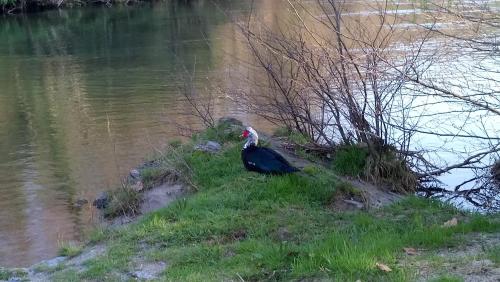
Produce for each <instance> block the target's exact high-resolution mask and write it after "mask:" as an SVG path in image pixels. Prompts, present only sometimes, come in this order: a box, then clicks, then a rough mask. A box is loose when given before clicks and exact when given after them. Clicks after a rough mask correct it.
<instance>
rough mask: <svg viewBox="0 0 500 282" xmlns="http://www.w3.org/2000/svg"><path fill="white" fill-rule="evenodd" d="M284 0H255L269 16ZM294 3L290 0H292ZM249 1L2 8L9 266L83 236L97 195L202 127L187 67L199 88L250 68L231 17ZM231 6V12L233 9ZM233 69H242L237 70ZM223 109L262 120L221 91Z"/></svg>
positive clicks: (1, 106)
mask: <svg viewBox="0 0 500 282" xmlns="http://www.w3.org/2000/svg"><path fill="white" fill-rule="evenodd" d="M279 2H280V1H274V0H273V1H267V0H263V1H256V2H255V3H256V6H255V9H256V10H258V11H259V12H260V13H262V14H263V15H264V18H266V19H267V20H270V21H273V18H275V17H279V16H280V13H285V12H286V9H284V8H283V7H282V6H280V5H282V4H280V3H279ZM283 2H286V1H283ZM248 3H249V1H245V0H238V1H229V0H228V1H215V2H214V1H208V0H207V1H203V0H198V1H166V3H157V4H144V5H139V6H133V7H113V8H104V7H103V8H87V9H69V10H61V11H48V12H43V13H37V14H31V15H25V16H23V15H20V16H12V17H4V18H0V266H27V265H30V264H33V263H36V262H38V261H40V260H42V259H47V258H51V257H53V256H55V255H56V253H57V249H58V248H59V246H60V244H61V242H66V241H78V240H80V239H81V238H83V236H84V234H85V232H86V231H87V230H89V229H90V228H91V227H92V226H93V224H94V222H95V217H96V212H95V210H93V209H92V208H91V207H90V205H88V206H84V207H83V208H75V206H74V202H75V200H77V199H81V198H85V199H90V200H91V199H93V198H95V195H96V194H98V193H99V192H100V191H103V190H107V189H113V188H116V187H117V186H118V185H119V183H120V179H121V178H123V177H124V176H125V175H126V174H127V173H128V171H129V170H130V169H131V168H133V167H135V166H136V165H138V164H139V163H140V162H141V161H142V160H144V158H145V156H147V155H148V154H152V153H154V152H155V150H157V149H161V148H162V147H163V146H164V145H165V144H166V143H168V142H169V140H172V139H173V138H177V137H178V136H179V125H180V126H182V127H186V126H187V127H193V128H197V127H199V126H200V123H199V120H198V119H196V118H194V117H192V116H190V115H188V114H187V113H188V112H190V106H189V104H188V103H187V102H186V101H185V98H184V96H183V95H182V94H181V89H182V88H183V84H184V83H183V80H182V79H179V77H180V76H188V75H189V76H192V77H194V85H195V86H196V87H197V89H199V93H200V95H206V94H207V93H208V92H209V91H213V90H212V89H207V88H206V87H205V86H206V85H208V84H210V83H212V82H214V81H216V80H223V81H222V83H223V84H225V85H226V86H228V87H229V88H231V87H233V88H238V87H239V85H238V83H237V82H236V81H234V80H232V79H227V81H224V78H225V76H224V73H232V74H234V72H237V71H241V70H242V69H243V71H245V70H244V68H242V67H241V66H240V64H239V63H240V61H239V60H241V59H243V58H244V55H242V54H245V51H244V49H245V48H244V44H242V42H241V39H238V36H236V34H237V30H236V28H235V27H234V25H233V23H232V22H231V20H230V18H232V16H234V15H241V16H244V15H245V14H246V13H247V11H248ZM228 15H231V16H230V17H228ZM228 77H234V76H228ZM215 113H216V115H217V116H224V115H233V116H236V117H239V118H240V119H243V120H244V121H245V122H246V123H248V124H258V126H256V127H257V128H258V129H263V126H262V122H261V121H259V120H257V118H255V117H252V116H246V115H244V114H242V113H240V112H239V111H238V107H237V105H236V104H234V102H232V101H230V100H228V99H219V100H218V102H217V103H216V107H215Z"/></svg>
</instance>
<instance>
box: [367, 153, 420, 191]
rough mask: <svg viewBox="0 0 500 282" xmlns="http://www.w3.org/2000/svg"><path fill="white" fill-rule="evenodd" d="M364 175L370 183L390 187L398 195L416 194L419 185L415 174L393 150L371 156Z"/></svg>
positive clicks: (368, 158)
mask: <svg viewBox="0 0 500 282" xmlns="http://www.w3.org/2000/svg"><path fill="white" fill-rule="evenodd" d="M363 174H364V176H365V178H366V179H368V180H369V181H371V182H373V183H376V184H384V185H389V186H390V187H391V189H392V190H393V191H395V192H398V193H412V192H415V191H416V190H417V187H418V185H419V180H418V178H417V176H416V175H415V173H414V172H413V171H412V170H411V169H410V168H409V167H408V165H407V164H406V162H405V161H404V160H403V159H401V158H400V157H399V156H398V155H397V154H396V152H394V150H391V149H387V150H383V151H382V152H380V153H379V154H378V155H377V156H373V155H369V156H368V157H367V159H366V164H365V169H364V172H363Z"/></svg>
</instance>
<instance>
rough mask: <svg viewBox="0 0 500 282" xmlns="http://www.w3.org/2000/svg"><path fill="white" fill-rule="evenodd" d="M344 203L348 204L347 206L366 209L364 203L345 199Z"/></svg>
mask: <svg viewBox="0 0 500 282" xmlns="http://www.w3.org/2000/svg"><path fill="white" fill-rule="evenodd" d="M344 202H345V203H347V204H350V205H353V206H355V207H356V208H358V209H362V208H363V207H364V205H363V203H360V202H358V201H354V200H347V199H345V200H344Z"/></svg>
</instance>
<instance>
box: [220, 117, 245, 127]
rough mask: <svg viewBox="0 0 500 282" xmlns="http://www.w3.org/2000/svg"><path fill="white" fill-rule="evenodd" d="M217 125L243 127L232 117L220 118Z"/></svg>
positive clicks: (241, 123)
mask: <svg viewBox="0 0 500 282" xmlns="http://www.w3.org/2000/svg"><path fill="white" fill-rule="evenodd" d="M217 122H218V124H228V125H232V124H234V125H238V126H243V122H241V121H240V120H238V119H236V118H233V117H221V118H220V119H219V120H218V121H217Z"/></svg>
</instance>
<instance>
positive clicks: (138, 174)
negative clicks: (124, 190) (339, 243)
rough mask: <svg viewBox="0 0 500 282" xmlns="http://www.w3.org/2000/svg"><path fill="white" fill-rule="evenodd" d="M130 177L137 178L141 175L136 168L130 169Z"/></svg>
mask: <svg viewBox="0 0 500 282" xmlns="http://www.w3.org/2000/svg"><path fill="white" fill-rule="evenodd" d="M130 177H132V178H133V179H139V178H140V177H141V173H140V172H139V171H138V170H137V169H132V170H130Z"/></svg>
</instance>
